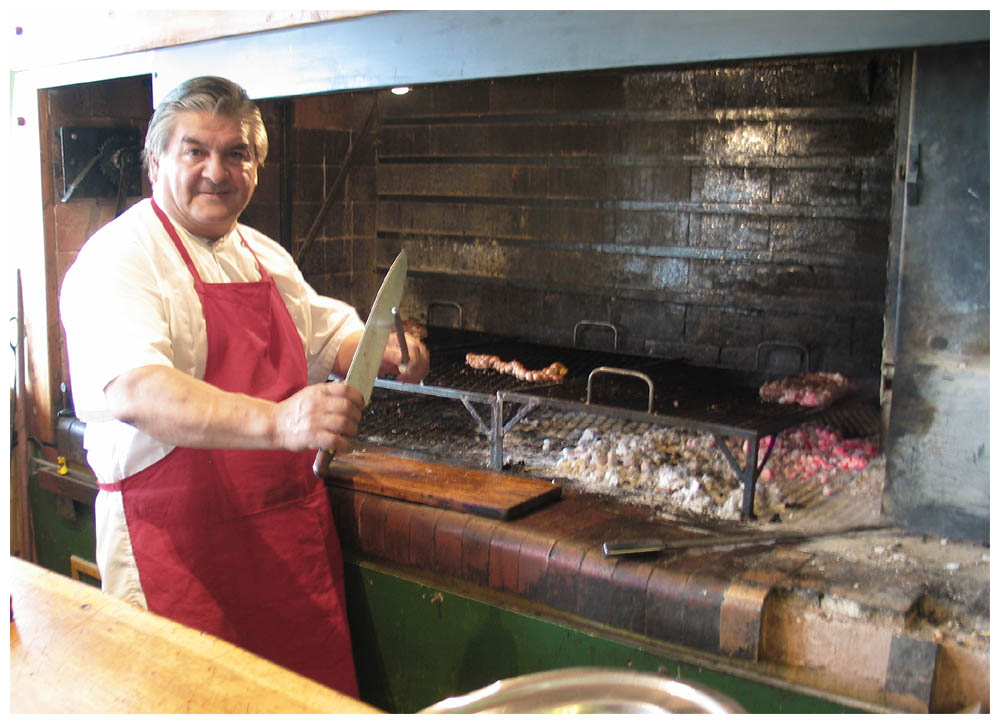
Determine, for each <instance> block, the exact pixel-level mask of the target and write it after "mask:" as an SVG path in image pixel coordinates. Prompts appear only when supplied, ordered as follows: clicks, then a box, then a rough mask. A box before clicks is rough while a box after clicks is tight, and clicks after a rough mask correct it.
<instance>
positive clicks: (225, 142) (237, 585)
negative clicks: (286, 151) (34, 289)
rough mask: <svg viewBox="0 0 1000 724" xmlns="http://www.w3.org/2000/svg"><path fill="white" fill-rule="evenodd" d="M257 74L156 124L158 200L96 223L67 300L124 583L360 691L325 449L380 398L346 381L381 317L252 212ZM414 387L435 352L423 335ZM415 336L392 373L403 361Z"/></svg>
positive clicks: (197, 93) (251, 646) (143, 599)
mask: <svg viewBox="0 0 1000 724" xmlns="http://www.w3.org/2000/svg"><path fill="white" fill-rule="evenodd" d="M267 149H268V144H267V133H266V132H265V129H264V125H263V121H262V119H261V115H260V111H259V110H258V108H257V107H256V105H255V104H254V103H253V102H252V101H250V100H249V98H248V97H247V95H246V93H245V91H244V90H243V89H242V88H241V87H239V86H238V85H236V84H234V83H232V82H231V81H228V80H226V79H223V78H215V77H201V78H194V79H192V80H189V81H187V82H185V83H183V84H181V85H180V86H179V87H178V88H176V89H175V90H173V91H172V92H171V93H170V94H168V95H167V97H166V98H165V99H164V100H163V102H162V103H161V104H160V105H159V106H158V107H157V108H156V110H155V112H154V114H153V117H152V119H151V120H150V123H149V129H148V132H147V135H146V143H145V150H144V161H145V164H146V168H147V171H148V174H149V179H150V182H151V184H152V198H149V199H143V200H142V201H140V202H139V203H137V204H136V205H134V206H133V207H132V208H130V209H129V210H128V211H126V212H125V213H124V214H122V215H121V216H119V217H118V218H117V219H115V220H114V221H112V222H111V223H109V224H107V225H106V226H104V227H103V228H101V229H100V230H99V231H98V232H97V233H95V234H94V235H93V236H92V237H91V238H90V239H89V240H88V241H87V243H86V244H85V245H84V246H83V248H82V249H81V250H80V253H79V255H78V257H77V259H76V261H75V262H74V264H73V265H72V267H71V268H70V269H69V270H68V271H67V273H66V276H65V280H64V282H63V285H62V290H61V296H60V313H61V316H62V322H63V326H64V329H65V333H66V346H67V354H68V361H69V371H70V378H71V383H72V390H73V400H74V405H75V410H76V414H77V415H78V416H79V417H80V419H82V420H83V421H84V422H86V423H87V425H86V430H85V433H84V447H85V448H86V449H87V460H88V463H89V465H90V467H91V468H92V469H93V470H94V472H95V474H96V475H97V478H98V482H99V485H100V492H99V493H98V496H97V503H96V511H95V514H96V527H97V563H98V567H99V569H100V572H101V582H102V587H103V589H104V590H105V592H107V593H109V594H111V595H114V596H117V597H120V598H123V599H126V600H128V601H131V602H133V603H135V604H137V605H139V606H143V607H146V608H148V609H149V610H151V611H153V612H156V613H158V614H161V615H163V616H166V617H168V618H171V619H173V620H176V621H179V622H181V623H184V624H186V625H188V626H191V627H194V628H196V629H199V630H201V631H206V632H208V633H211V634H214V635H216V636H219V637H221V638H223V639H226V640H228V641H231V642H232V643H235V644H237V645H239V646H241V647H243V648H245V649H247V650H249V651H252V652H254V653H256V654H258V655H260V656H263V657H265V658H267V659H270V660H272V661H274V662H276V663H279V664H281V665H283V666H286V667H288V668H290V669H292V670H294V671H297V672H299V673H301V674H303V675H305V676H308V677H310V678H312V679H315V680H316V681H319V682H321V683H323V684H326V685H327V686H330V687H332V688H334V689H337V690H339V691H341V692H344V693H346V694H350V695H354V696H357V694H358V689H357V681H356V677H355V671H354V663H353V659H352V655H351V641H350V633H349V630H348V625H347V617H346V612H345V604H344V583H343V565H342V560H341V552H340V545H339V542H338V539H337V534H336V530H335V529H334V524H333V519H332V515H331V511H330V504H329V499H328V497H327V493H326V488H325V485H324V483H323V481H322V480H320V479H318V478H317V477H316V476H315V475H314V474H313V472H312V462H313V459H314V458H315V454H316V451H317V450H318V449H321V448H325V449H330V450H335V451H338V452H343V451H345V450H347V448H348V445H349V438H350V437H351V436H352V435H354V434H355V433H356V432H357V429H358V423H359V421H360V419H361V412H362V408H363V406H364V401H363V399H362V396H361V394H360V393H359V392H358V391H357V390H355V389H353V388H351V387H348V386H347V385H345V384H343V383H340V382H326V380H327V378H328V375H329V373H330V372H331V371H333V372H334V373H335V374H337V375H340V376H343V375H345V374H346V371H347V368H348V366H349V365H350V361H351V358H352V356H353V354H354V350H355V348H356V346H357V344H358V341H359V340H360V337H361V332H362V329H363V324H362V323H361V320H360V319H359V317H358V315H357V312H356V311H355V310H354V309H353V308H352V307H350V306H348V305H347V304H345V303H343V302H340V301H337V300H335V299H331V298H328V297H323V296H320V295H319V294H317V293H316V292H315V291H314V290H313V289H312V288H311V287H310V286H309V285H308V284H307V283H306V282H305V280H304V279H303V277H302V274H301V272H300V271H299V269H298V268H297V267H296V265H295V263H294V261H293V260H292V258H291V256H290V255H289V254H288V253H287V252H286V251H285V250H284V249H283V248H282V247H281V246H280V245H279V244H277V243H276V242H274V241H273V240H271V239H269V238H268V237H266V236H265V235H264V234H262V233H260V232H258V231H256V230H254V229H252V228H250V227H248V226H245V225H243V224H240V223H237V219H238V217H239V216H240V214H241V213H242V211H243V209H244V208H246V206H247V203H248V202H249V201H250V198H251V196H252V195H253V193H254V189H255V188H256V186H257V171H258V168H260V166H261V165H262V164H263V163H264V160H265V158H266V156H267ZM406 341H407V345H408V347H409V357H410V362H409V364H408V365H404V368H405V372H402V373H399V379H401V380H403V381H410V382H414V381H418V380H420V379H422V378H423V377H424V376H425V375H426V373H427V371H428V367H429V356H428V353H427V350H426V349H425V348H424V347H423V345H422V344H421V343H420V341H419V340H418V339H415V338H412V337H408V338H407V340H406ZM401 360H402V355H401V350H400V349H399V346H398V345H397V343H396V340H395V335H391V336H390V341H389V344H388V345H387V346H386V349H385V353H384V358H383V363H382V369H381V372H382V373H389V372H399V370H398V365H399V364H400V362H401Z"/></svg>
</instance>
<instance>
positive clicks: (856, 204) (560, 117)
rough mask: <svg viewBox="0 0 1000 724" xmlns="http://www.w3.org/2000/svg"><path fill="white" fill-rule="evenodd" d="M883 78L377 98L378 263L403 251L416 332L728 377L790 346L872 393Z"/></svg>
mask: <svg viewBox="0 0 1000 724" xmlns="http://www.w3.org/2000/svg"><path fill="white" fill-rule="evenodd" d="M897 81H898V63H897V60H896V59H895V57H894V56H882V55H879V56H867V55H866V56H851V57H838V58H824V59H801V60H779V61H770V60H769V61H759V62H746V63H740V64H727V65H725V66H719V67H701V66H700V67H694V68H671V69H658V70H643V71H619V72H602V73H591V74H583V75H573V76H541V77H535V78H516V79H494V80H489V81H475V82H468V83H459V84H449V85H441V86H431V87H425V88H418V89H415V90H414V91H413V92H411V93H410V94H408V95H406V96H402V97H396V96H390V95H388V94H386V95H384V96H383V97H381V98H380V104H381V106H380V127H379V136H378V137H379V149H378V160H377V167H376V168H377V176H376V186H377V193H378V206H377V218H376V225H377V243H378V261H379V264H380V265H381V266H383V267H384V266H385V265H386V264H387V263H388V262H389V261H390V260H391V258H392V256H393V255H394V254H395V252H396V251H397V250H398V249H399V248H402V247H405V248H406V249H407V250H408V254H409V257H410V264H411V269H412V271H411V278H412V281H411V282H410V285H409V287H408V295H407V301H406V304H407V306H408V312H409V313H410V314H412V315H414V316H417V317H420V318H426V314H427V303H428V302H429V301H431V300H437V299H447V300H452V301H456V302H458V303H459V304H461V305H462V307H463V311H464V316H465V324H466V326H467V327H470V328H474V329H484V330H488V331H493V332H503V333H511V334H519V335H522V336H525V337H527V338H529V339H533V340H536V341H550V342H555V343H559V344H572V342H573V334H574V326H575V325H576V323H577V322H578V321H580V320H599V321H606V322H610V323H612V324H614V325H615V326H616V327H618V329H619V334H620V339H619V347H620V348H621V349H624V350H627V351H630V352H637V353H646V354H653V355H657V356H667V357H674V356H679V357H685V358H688V359H691V360H693V361H695V362H698V363H703V364H711V365H722V366H726V367H733V368H743V369H746V368H750V367H752V366H753V365H754V363H755V356H756V355H755V353H756V348H757V345H758V344H759V343H760V342H766V341H782V342H792V343H796V344H800V345H803V346H805V347H807V348H808V349H809V352H810V358H811V363H812V366H813V367H814V368H817V369H837V370H841V371H846V372H848V373H850V374H855V375H875V374H876V373H877V370H878V365H879V361H880V355H881V329H882V315H883V312H884V300H885V275H886V259H887V252H888V241H889V239H888V237H889V212H890V201H891V194H892V173H893V167H894V163H895V159H894V155H893V154H894V142H895V138H894V132H895V130H894V129H895V122H896V105H897ZM431 321H432V322H433V321H437V320H435V319H433V318H432V320H431ZM442 321H446V320H442ZM583 331H584V330H580V332H581V335H580V336H579V337H578V342H579V343H580V344H581V345H584V346H588V345H592V346H602V345H605V344H607V342H608V340H609V339H610V336H609V335H608V334H606V333H604V332H603V331H602V330H600V329H599V328H595V329H594V331H593V332H592V335H593V336H592V337H590V336H589V335H590V334H591V333H589V332H588V333H587V334H583Z"/></svg>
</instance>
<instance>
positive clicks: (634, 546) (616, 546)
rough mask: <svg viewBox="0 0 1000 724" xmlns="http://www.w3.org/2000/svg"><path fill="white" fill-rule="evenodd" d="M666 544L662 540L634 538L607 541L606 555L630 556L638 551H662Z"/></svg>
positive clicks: (604, 547)
mask: <svg viewBox="0 0 1000 724" xmlns="http://www.w3.org/2000/svg"><path fill="white" fill-rule="evenodd" d="M665 547H666V546H665V545H664V543H663V541H662V540H655V539H650V540H633V541H620V542H616V543H605V544H604V546H603V550H604V555H605V556H628V555H634V554H636V553H661V552H662V551H663V550H664V548H665Z"/></svg>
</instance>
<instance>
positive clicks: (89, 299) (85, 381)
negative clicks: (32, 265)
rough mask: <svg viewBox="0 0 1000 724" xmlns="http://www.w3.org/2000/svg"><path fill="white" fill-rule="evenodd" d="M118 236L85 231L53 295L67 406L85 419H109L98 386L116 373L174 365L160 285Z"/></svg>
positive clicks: (139, 254) (141, 255)
mask: <svg viewBox="0 0 1000 724" xmlns="http://www.w3.org/2000/svg"><path fill="white" fill-rule="evenodd" d="M120 238H121V237H120V235H119V234H117V233H111V232H108V233H102V232H98V234H97V235H95V236H94V237H92V238H91V239H90V240H89V241H88V242H87V243H86V244H85V245H84V247H83V248H82V249H81V251H80V253H79V254H78V256H77V259H76V261H75V262H74V263H73V265H72V266H71V267H70V269H69V270H68V271H67V272H66V276H65V278H64V280H63V284H62V289H61V293H60V298H59V309H60V314H61V316H62V322H63V328H64V330H65V334H66V348H67V355H68V357H69V359H70V369H71V377H72V379H71V384H72V390H73V401H74V406H75V409H76V414H77V416H79V417H80V419H82V420H84V421H88V422H89V421H92V420H93V421H100V420H107V419H110V414H109V412H108V409H107V403H106V400H105V397H104V388H105V386H107V384H108V383H109V382H111V381H112V380H114V379H115V378H116V377H118V376H119V375H121V374H123V373H124V372H127V371H129V370H132V369H135V368H136V367H142V366H145V365H167V366H173V363H174V351H173V346H172V344H171V336H170V320H169V319H168V312H167V305H166V304H165V302H164V299H163V295H164V290H163V289H162V288H161V285H160V283H159V281H158V280H157V279H156V277H155V275H154V273H153V271H152V268H153V265H151V264H150V261H149V259H147V258H146V255H147V250H146V248H144V246H143V245H142V244H140V243H136V242H135V240H133V243H120Z"/></svg>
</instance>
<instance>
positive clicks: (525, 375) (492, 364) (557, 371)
mask: <svg viewBox="0 0 1000 724" xmlns="http://www.w3.org/2000/svg"><path fill="white" fill-rule="evenodd" d="M465 364H467V365H469V367H471V368H472V369H474V370H489V369H492V370H496V371H497V372H500V373H501V374H505V375H512V376H514V377H516V378H517V379H519V380H524V381H525V382H562V379H563V377H565V376H566V373H567V372H569V369H568V368H567V367H566V365H564V364H563V363H562V362H553V363H552V364H550V365H549V366H548V367H545V368H544V369H540V370H529V369H527V368H526V367H525V366H524V365H523V364H522V363H520V362H518V361H517V360H511V361H510V362H504V361H503V360H502V359H500V358H499V357H497V356H496V355H495V354H473V353H472V352H469V353H468V354H467V355H465Z"/></svg>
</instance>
